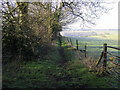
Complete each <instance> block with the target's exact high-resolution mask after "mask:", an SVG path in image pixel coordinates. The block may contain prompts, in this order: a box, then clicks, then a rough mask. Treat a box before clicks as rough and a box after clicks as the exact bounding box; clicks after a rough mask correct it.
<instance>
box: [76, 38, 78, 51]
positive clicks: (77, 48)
mask: <svg viewBox="0 0 120 90" xmlns="http://www.w3.org/2000/svg"><path fill="white" fill-rule="evenodd" d="M76 48H77V50H78V40H76Z"/></svg>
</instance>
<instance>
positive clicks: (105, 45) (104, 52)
mask: <svg viewBox="0 0 120 90" xmlns="http://www.w3.org/2000/svg"><path fill="white" fill-rule="evenodd" d="M107 48H112V49H117V50H120V48H117V47H112V46H107V44H106V43H105V44H104V45H103V51H102V53H101V56H100V59H99V60H98V63H97V65H96V66H98V65H99V63H100V61H101V60H102V58H103V68H104V69H105V70H106V67H107V61H108V59H107V54H109V55H111V56H115V57H117V58H119V60H120V56H117V55H113V54H112V53H109V52H107ZM109 61H110V60H109ZM110 62H112V63H113V64H115V65H117V66H120V65H119V64H118V63H115V62H113V61H110Z"/></svg>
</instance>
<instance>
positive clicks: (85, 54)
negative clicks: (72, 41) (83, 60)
mask: <svg viewBox="0 0 120 90" xmlns="http://www.w3.org/2000/svg"><path fill="white" fill-rule="evenodd" d="M86 49H87V45H86V43H85V57H87V55H86V54H87V52H86Z"/></svg>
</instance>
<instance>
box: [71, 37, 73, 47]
mask: <svg viewBox="0 0 120 90" xmlns="http://www.w3.org/2000/svg"><path fill="white" fill-rule="evenodd" d="M70 43H71V46H73V44H72V40H71V38H70Z"/></svg>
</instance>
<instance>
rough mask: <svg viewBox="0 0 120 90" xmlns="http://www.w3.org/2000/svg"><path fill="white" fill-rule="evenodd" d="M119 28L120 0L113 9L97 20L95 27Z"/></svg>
mask: <svg viewBox="0 0 120 90" xmlns="http://www.w3.org/2000/svg"><path fill="white" fill-rule="evenodd" d="M117 28H118V2H116V3H115V4H114V5H113V9H112V10H111V11H110V12H109V13H108V14H104V15H103V16H101V18H100V19H99V20H98V21H97V25H96V26H95V29H117Z"/></svg>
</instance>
